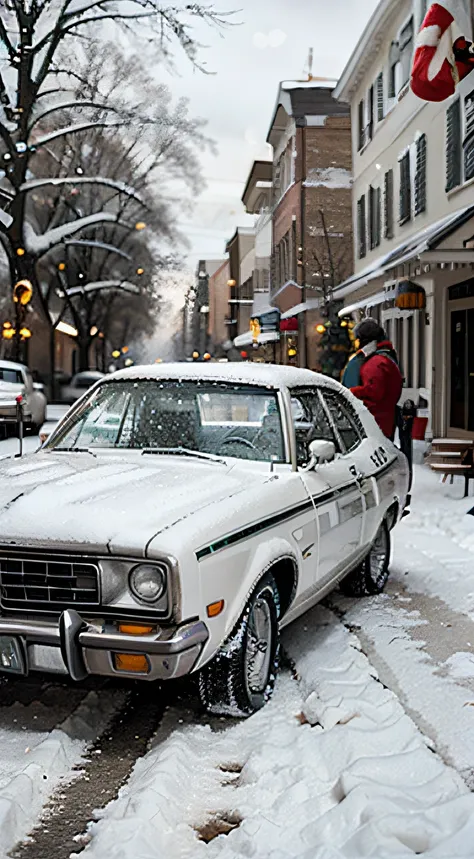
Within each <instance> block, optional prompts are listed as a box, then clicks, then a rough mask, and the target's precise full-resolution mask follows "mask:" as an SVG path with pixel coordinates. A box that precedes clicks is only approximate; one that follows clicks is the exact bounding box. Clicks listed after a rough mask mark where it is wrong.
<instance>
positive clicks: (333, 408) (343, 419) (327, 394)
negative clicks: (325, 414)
mask: <svg viewBox="0 0 474 859" xmlns="http://www.w3.org/2000/svg"><path fill="white" fill-rule="evenodd" d="M323 396H324V400H325V402H326V405H327V407H328V409H329V411H330V413H331V417H332V419H333V421H334V426H335V427H336V431H337V433H338V435H339V436H340V438H341V441H342V443H343V445H344V447H345V452H346V453H351V452H352V451H353V450H355V449H356V447H358V446H359V444H360V443H361V441H362V439H363V438H365V433H364V430H363V427H362V424H361V423H360V421H359V419H358V418H357V415H356V413H355V412H354V410H353V409H352V408H351V406H350V404H349V403H347V402H346V401H345V400H344V399H343V397H342V396H341V395H340V394H338V393H336V391H327V390H325V391H324V392H323Z"/></svg>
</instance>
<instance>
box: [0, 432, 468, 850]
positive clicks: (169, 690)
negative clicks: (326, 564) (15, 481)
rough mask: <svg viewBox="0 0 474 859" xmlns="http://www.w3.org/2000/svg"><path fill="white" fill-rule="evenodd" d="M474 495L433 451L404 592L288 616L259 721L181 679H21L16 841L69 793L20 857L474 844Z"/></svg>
mask: <svg viewBox="0 0 474 859" xmlns="http://www.w3.org/2000/svg"><path fill="white" fill-rule="evenodd" d="M2 444H5V443H0V456H1V455H2ZM461 495H462V488H461V486H460V485H456V484H455V485H454V486H453V487H446V486H441V485H440V484H439V483H438V481H437V479H436V478H435V477H434V476H433V475H432V474H431V473H430V472H428V471H427V470H426V469H424V468H421V467H419V468H417V470H416V484H415V492H414V503H413V508H412V509H413V513H412V516H411V517H409V518H408V519H407V520H406V521H405V522H404V523H403V524H402V525H401V526H399V528H398V529H397V532H396V534H395V552H394V560H393V564H392V577H391V581H390V584H389V586H388V588H387V591H386V593H385V594H384V595H383V596H380V597H374V598H371V599H368V600H361V601H355V600H349V599H345V598H343V597H341V596H340V595H339V594H334V595H333V596H332V597H331V599H330V600H329V601H328V603H327V604H326V605H325V606H324V607H318V608H317V609H315V610H313V611H312V612H310V613H308V614H307V615H306V616H305V617H303V618H302V619H301V620H300V621H299V622H298V623H297V624H294V625H293V626H292V627H291V628H290V629H288V630H286V631H285V633H284V636H283V644H284V649H285V653H286V655H287V657H288V659H287V665H286V666H285V667H284V668H283V670H282V673H281V677H280V679H279V681H278V684H277V688H276V692H275V695H274V698H273V700H272V701H271V702H270V704H269V705H268V706H267V707H266V708H265V709H264V710H263V711H261V712H260V713H258V714H257V715H256V716H254V717H253V718H251V719H249V720H248V721H245V722H232V721H225V720H218V719H211V718H209V717H207V716H203V715H202V713H200V712H199V710H198V707H197V704H196V702H195V699H194V697H193V695H192V691H191V692H190V693H189V695H188V696H187V697H184V698H183V697H181V696H182V688H181V687H179V689H178V691H176V688H177V687H175V686H172V685H170V686H166V685H165V686H164V687H162V688H159V687H156V692H155V689H154V687H152V686H151V685H149V684H144V685H145V686H146V689H143V688H142V687H139V688H138V689H137V690H135V689H133V690H132V691H129V690H128V689H127V688H126V687H113V686H110V685H108V684H103V685H102V686H98V687H97V688H93V687H88V688H83V687H74V686H73V685H72V684H71V685H67V684H64V683H62V684H59V685H57V686H56V685H53V684H51V683H50V682H49V681H48V683H44V682H42V681H41V679H38V680H37V681H35V680H34V679H30V680H28V682H27V683H21V682H20V683H18V682H17V683H15V684H13V683H10V682H7V681H3V683H2V684H1V685H0V856H2V851H3V855H4V856H6V855H7V853H8V852H9V851H10V850H11V849H12V847H13V845H14V843H15V842H17V841H19V840H21V838H22V837H24V836H25V835H26V834H27V833H28V831H30V830H31V827H32V823H33V821H34V820H35V819H37V818H38V815H39V813H40V809H41V807H42V806H44V805H45V804H46V802H47V800H48V798H51V796H52V802H51V804H50V805H49V807H48V809H47V811H46V814H45V816H44V817H43V819H42V820H40V823H39V827H38V828H37V829H36V830H35V831H34V833H33V837H34V841H27V842H26V843H24V844H23V845H19V846H18V847H17V849H16V850H15V852H14V854H13V855H14V856H15V857H19V859H43V857H44V859H49V857H51V856H53V855H54V856H55V857H58V859H62V857H64V859H68V857H69V856H70V855H71V854H74V853H75V852H77V853H81V855H83V856H84V859H89V857H90V859H104V857H107V859H132V857H133V859H161V857H163V859H164V857H166V859H188V857H189V859H191V857H192V859H201V857H203V859H204V857H209V859H214V857H219V859H236V857H244V856H245V857H255V859H260V857H262V859H263V857H268V859H290V857H299V858H300V857H302V859H342V857H344V859H359V857H374V859H384V857H387V859H388V857H390V859H402V857H412V856H414V855H423V856H427V857H433V859H455V857H473V856H474V795H473V793H472V792H471V791H473V790H474V518H473V517H472V516H469V515H467V512H468V511H469V510H470V509H471V507H472V506H473V505H474V499H466V500H460V498H461ZM106 726H107V727H106ZM95 737H98V740H96V742H95V744H94V746H93V747H92V749H90V750H89V753H88V756H87V755H86V758H84V759H82V763H81V756H82V755H84V754H85V753H86V749H87V743H88V742H90V741H91V739H93V738H95ZM78 767H79V771H78ZM81 768H82V769H83V772H81V771H80V770H81ZM73 770H75V772H74V775H75V779H74V781H72V782H70V777H71V775H72V774H73ZM58 785H59V787H58ZM110 800H112V801H110ZM78 805H82V808H80V809H79V811H80V814H78ZM87 824H89V825H88V826H87ZM86 830H87V831H86ZM2 859H3V857H2Z"/></svg>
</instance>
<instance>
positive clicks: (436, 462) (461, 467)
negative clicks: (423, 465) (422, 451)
mask: <svg viewBox="0 0 474 859" xmlns="http://www.w3.org/2000/svg"><path fill="white" fill-rule="evenodd" d="M428 463H429V466H430V468H431V470H432V471H434V472H435V473H437V474H442V475H443V483H446V481H447V479H448V477H451V484H453V483H454V478H455V477H458V476H459V477H464V498H467V497H468V495H469V481H470V480H474V440H473V441H471V440H469V439H452V438H439V439H434V441H433V443H432V448H431V453H430V455H429V457H428Z"/></svg>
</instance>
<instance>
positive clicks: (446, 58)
mask: <svg viewBox="0 0 474 859" xmlns="http://www.w3.org/2000/svg"><path fill="white" fill-rule="evenodd" d="M472 11H473V10H472V0H443V2H440V3H433V4H432V5H431V6H430V8H429V9H428V12H427V15H426V17H425V20H424V21H423V24H422V25H421V30H420V32H419V34H418V37H417V41H416V45H415V57H414V61H413V68H412V75H411V88H412V90H413V92H414V93H415V95H417V96H418V97H419V98H422V99H423V100H424V101H444V100H445V99H447V98H449V97H450V96H451V95H453V93H454V92H455V90H456V86H457V85H458V83H459V81H461V80H463V78H465V77H466V76H467V75H468V74H469V73H470V72H472V71H474V45H473V42H472V38H473V14H472Z"/></svg>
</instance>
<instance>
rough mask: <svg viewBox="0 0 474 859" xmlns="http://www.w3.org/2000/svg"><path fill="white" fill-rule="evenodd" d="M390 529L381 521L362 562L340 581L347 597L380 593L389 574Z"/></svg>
mask: <svg viewBox="0 0 474 859" xmlns="http://www.w3.org/2000/svg"><path fill="white" fill-rule="evenodd" d="M390 550H391V542H390V531H389V529H388V526H387V523H386V522H382V525H381V526H380V528H379V530H378V532H377V536H376V538H375V540H374V543H373V546H372V548H371V550H370V552H369V554H368V555H367V557H366V559H365V560H364V562H363V563H362V564H361V565H360V567H357V569H356V570H353V571H352V573H349V575H348V576H347V577H346V578H345V579H344V580H343V581H342V582H341V584H340V589H341V591H342V593H343V594H345V595H346V596H348V597H366V596H373V595H375V594H381V593H382V591H383V589H384V587H385V585H386V584H387V581H388V577H389V575H390V570H389V565H390Z"/></svg>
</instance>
